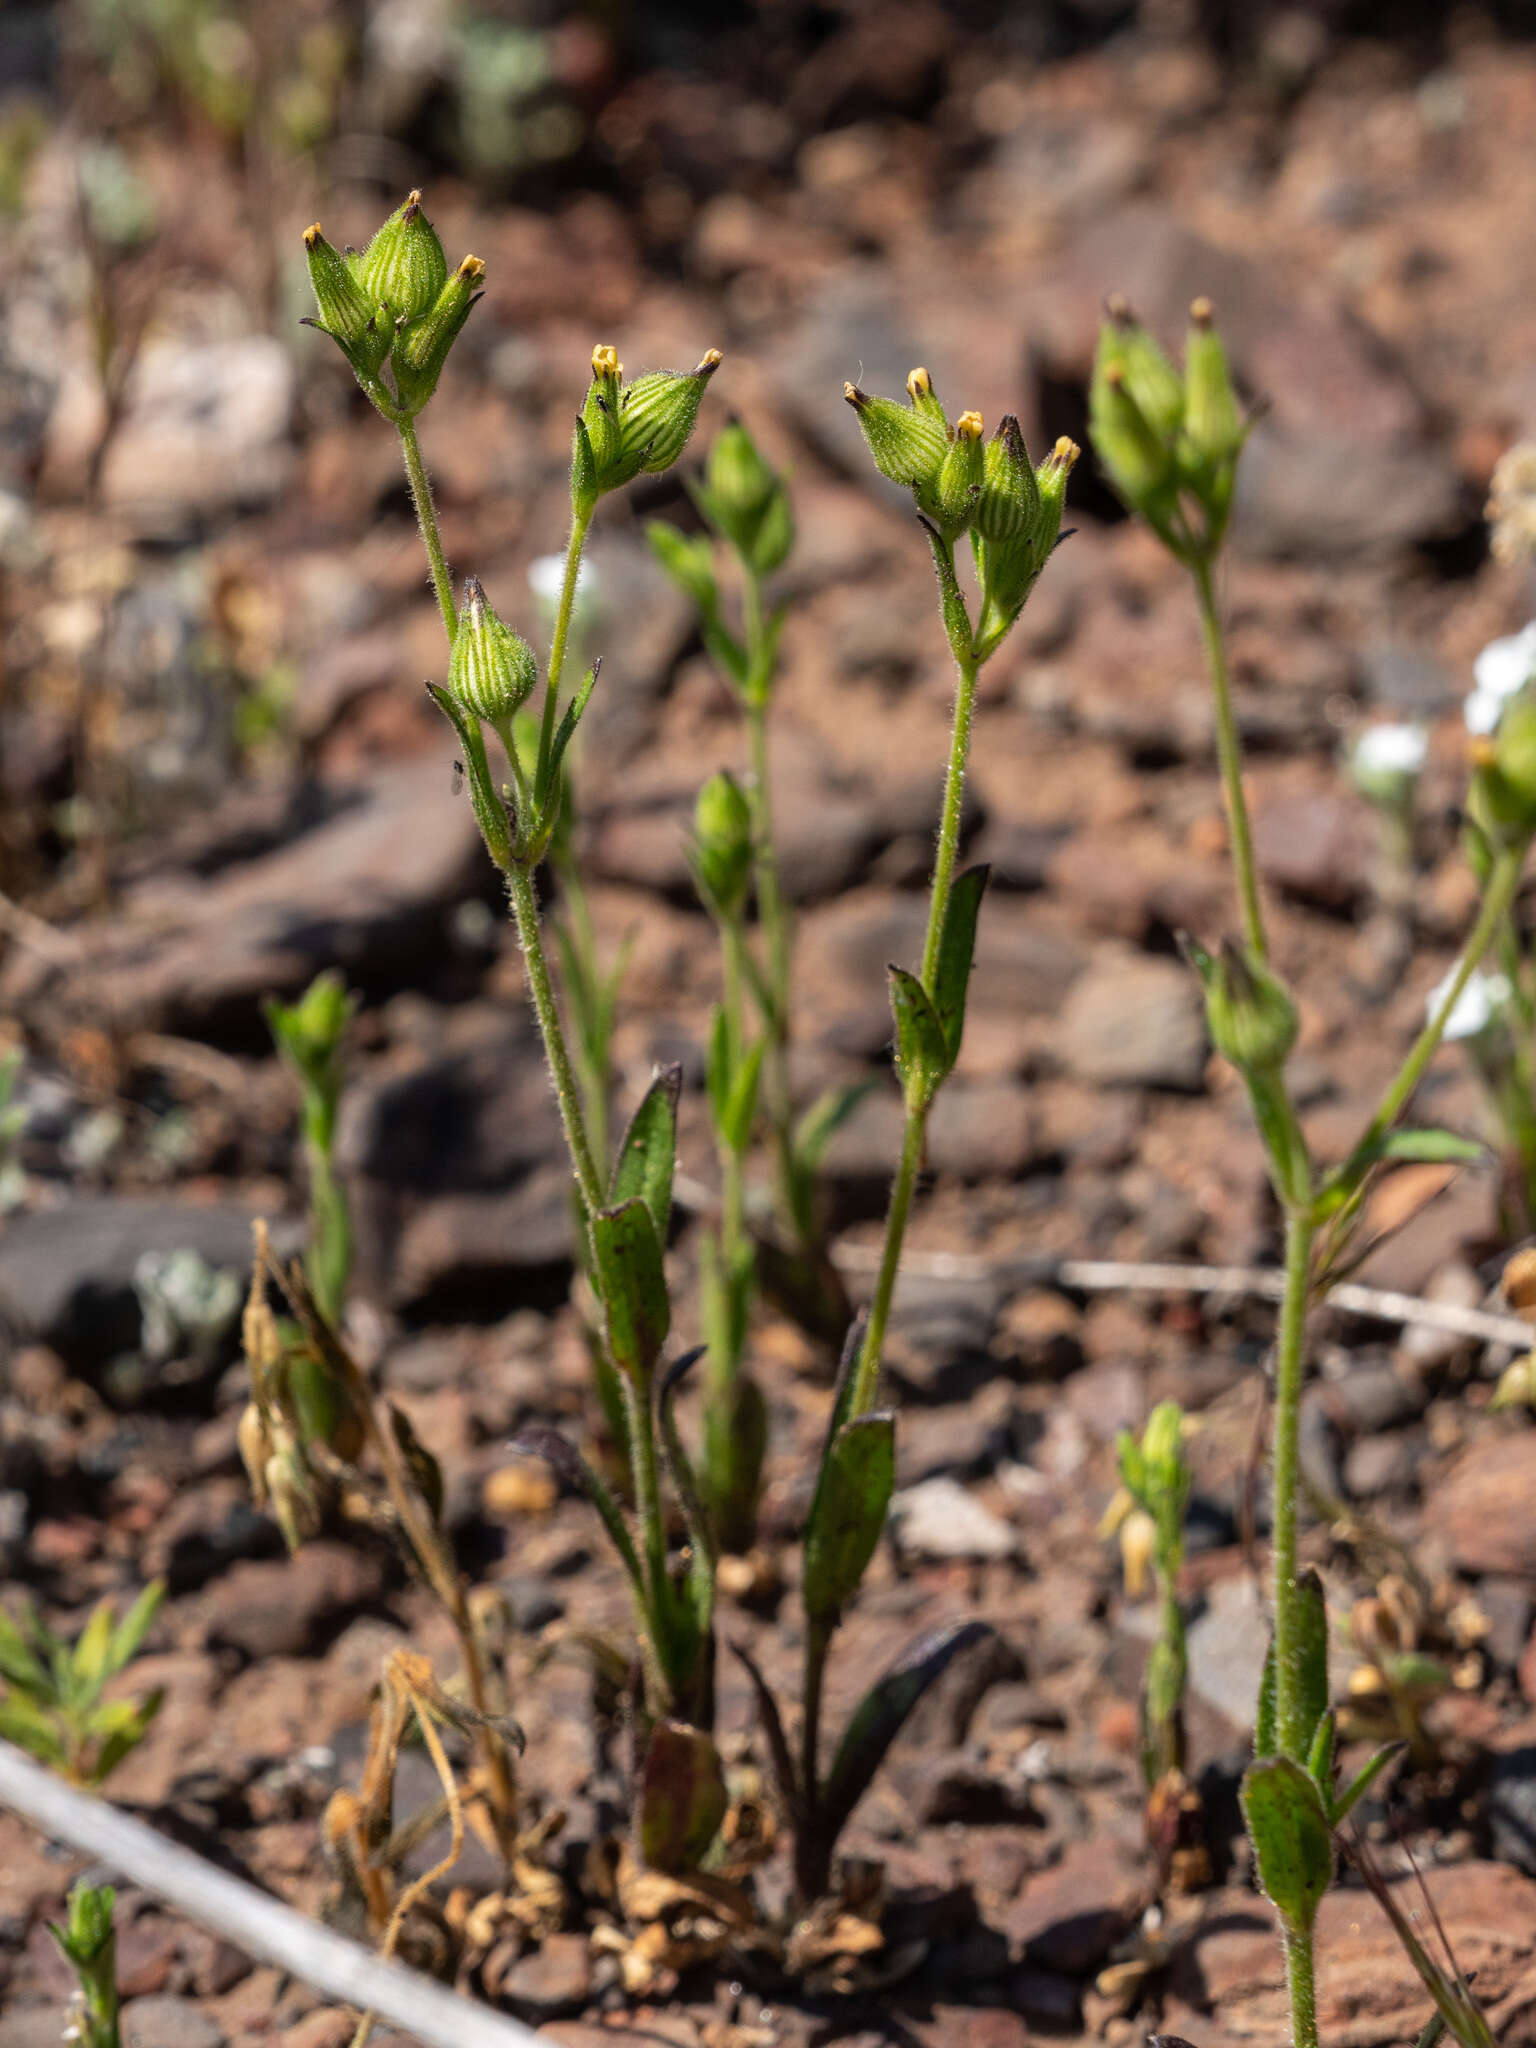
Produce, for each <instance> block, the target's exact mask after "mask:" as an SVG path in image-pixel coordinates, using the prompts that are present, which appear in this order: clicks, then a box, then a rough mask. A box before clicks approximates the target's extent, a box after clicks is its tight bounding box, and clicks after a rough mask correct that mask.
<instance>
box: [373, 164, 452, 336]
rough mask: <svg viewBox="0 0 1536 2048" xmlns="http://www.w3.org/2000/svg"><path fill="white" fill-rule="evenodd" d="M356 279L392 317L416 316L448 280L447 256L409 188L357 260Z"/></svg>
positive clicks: (425, 308)
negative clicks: (403, 202)
mask: <svg viewBox="0 0 1536 2048" xmlns="http://www.w3.org/2000/svg"><path fill="white" fill-rule="evenodd" d="M357 281H358V283H359V284H360V285H361V286H362V288H363V290H364V292H366V293H367V295H368V297H369V298H370V299H372V300H373V302H374V303H375V305H380V306H387V307H388V308H389V310H390V312H391V313H393V314H394V315H395V317H396V319H398V320H419V319H420V318H421V317H422V315H423V314H424V313H426V312H428V311H429V310H430V309H431V307H432V305H433V303H434V302H435V300H436V298H437V295H438V293H439V292H440V291H441V290H442V288H443V286H444V285H445V284H446V283H447V282H448V259H447V257H446V256H445V255H444V254H443V245H442V243H441V242H440V241H439V240H438V239H437V230H436V229H435V228H434V227H433V225H432V223H431V221H429V220H428V219H427V216H426V215H425V214H424V213H423V212H422V210H421V194H420V193H419V192H412V193H411V194H410V196H409V197H408V198H407V200H406V202H405V204H404V206H402V207H400V208H399V209H398V210H397V211H396V212H394V213H392V214H391V215H390V216H389V219H388V220H387V221H385V223H384V225H383V227H381V228H380V229H379V231H378V233H377V234H376V235H375V236H374V238H373V240H372V241H371V242H370V243H369V244H368V247H367V248H366V249H365V250H364V251H363V255H362V259H361V261H360V262H359V264H358V269H357Z"/></svg>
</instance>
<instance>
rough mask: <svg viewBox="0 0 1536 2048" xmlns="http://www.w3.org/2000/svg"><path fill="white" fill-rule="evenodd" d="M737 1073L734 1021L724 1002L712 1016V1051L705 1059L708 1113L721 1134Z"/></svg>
mask: <svg viewBox="0 0 1536 2048" xmlns="http://www.w3.org/2000/svg"><path fill="white" fill-rule="evenodd" d="M734 1071H735V1061H734V1058H733V1048H732V1044H731V1020H730V1017H729V1015H728V1014H727V1012H726V1008H725V1005H724V1004H723V1003H716V1005H715V1007H714V1008H713V1010H711V1011H710V1014H709V1049H708V1051H707V1052H706V1054H705V1056H704V1086H705V1089H706V1091H707V1092H708V1095H709V1113H710V1117H711V1120H712V1121H713V1123H714V1126H715V1129H716V1130H717V1131H718V1130H719V1129H720V1128H721V1126H722V1125H723V1124H724V1122H725V1118H726V1112H727V1110H728V1109H729V1107H730V1101H731V1081H732V1078H733V1075H734Z"/></svg>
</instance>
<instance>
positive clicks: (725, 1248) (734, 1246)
mask: <svg viewBox="0 0 1536 2048" xmlns="http://www.w3.org/2000/svg"><path fill="white" fill-rule="evenodd" d="M720 941H721V947H722V951H723V953H724V962H723V969H724V977H725V988H724V998H725V1016H726V1026H727V1029H728V1031H729V1034H730V1041H731V1070H732V1072H733V1073H734V1072H735V1071H736V1068H737V1065H738V1063H739V1061H740V1059H741V1055H742V1050H743V1048H742V1042H741V1041H742V1014H741V956H742V939H741V926H740V925H739V924H737V923H735V922H734V921H733V922H729V923H726V924H723V925H722V926H721V928H720ZM720 1176H721V1210H720V1251H721V1256H722V1263H723V1266H724V1270H725V1272H726V1273H727V1274H733V1273H734V1272H735V1270H736V1261H737V1259H738V1257H739V1255H740V1251H741V1245H742V1241H743V1239H744V1237H745V1236H746V1191H745V1177H744V1175H743V1172H742V1157H741V1154H740V1153H739V1152H738V1151H737V1150H736V1147H735V1146H734V1145H728V1144H726V1143H724V1142H723V1141H722V1143H721V1146H720ZM731 1364H732V1368H733V1369H734V1367H735V1364H736V1361H735V1360H734V1359H733V1360H732V1361H731Z"/></svg>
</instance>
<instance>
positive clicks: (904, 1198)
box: [848, 1109, 927, 1416]
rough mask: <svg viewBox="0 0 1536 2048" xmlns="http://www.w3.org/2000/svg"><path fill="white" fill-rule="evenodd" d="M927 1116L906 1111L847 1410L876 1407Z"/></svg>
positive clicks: (863, 1410) (856, 1412)
mask: <svg viewBox="0 0 1536 2048" xmlns="http://www.w3.org/2000/svg"><path fill="white" fill-rule="evenodd" d="M926 1127H927V1118H926V1117H925V1116H924V1114H923V1112H922V1111H921V1110H917V1109H909V1110H908V1111H907V1126H906V1130H905V1132H904V1133H903V1136H902V1141H901V1158H900V1160H899V1162H898V1163H897V1167H896V1178H895V1180H894V1181H893V1182H892V1183H891V1203H890V1207H889V1209H888V1210H887V1211H886V1217H885V1246H884V1249H883V1250H882V1251H881V1254H880V1271H879V1273H878V1274H877V1275H876V1278H875V1291H874V1295H873V1298H872V1299H871V1301H870V1304H869V1321H868V1322H867V1323H866V1324H865V1326H864V1342H863V1345H862V1346H861V1348H860V1351H859V1362H858V1366H857V1368H856V1369H855V1374H854V1382H853V1391H852V1394H851V1397H850V1400H849V1404H848V1413H849V1414H850V1415H851V1416H852V1415H863V1414H865V1413H867V1412H868V1410H869V1409H870V1408H872V1407H873V1406H874V1402H875V1388H876V1385H877V1383H878V1381H879V1377H880V1354H881V1352H882V1351H883V1350H884V1349H885V1327H886V1324H887V1323H888V1322H889V1320H890V1315H891V1299H892V1296H893V1295H894V1294H895V1292H896V1273H897V1269H898V1267H899V1266H900V1265H901V1245H902V1239H903V1238H904V1237H905V1236H906V1231H907V1218H908V1216H909V1215H910V1214H911V1211H912V1195H913V1191H914V1189H915V1188H916V1186H917V1176H918V1171H919V1169H920V1168H921V1166H922V1163H923V1136H924V1132H925V1130H926Z"/></svg>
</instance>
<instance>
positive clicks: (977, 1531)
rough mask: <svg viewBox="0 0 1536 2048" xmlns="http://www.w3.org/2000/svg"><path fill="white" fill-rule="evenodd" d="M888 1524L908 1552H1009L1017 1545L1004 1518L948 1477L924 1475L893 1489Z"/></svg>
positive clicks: (994, 1555)
mask: <svg viewBox="0 0 1536 2048" xmlns="http://www.w3.org/2000/svg"><path fill="white" fill-rule="evenodd" d="M891 1526H892V1531H893V1534H894V1537H895V1540H896V1544H897V1546H898V1548H899V1549H901V1550H902V1551H904V1552H906V1553H907V1554H908V1555H910V1556H913V1557H928V1558H1000V1557H1012V1556H1013V1554H1014V1551H1015V1549H1016V1547H1017V1539H1016V1537H1015V1535H1014V1532H1013V1530H1012V1528H1010V1526H1009V1525H1008V1523H1007V1522H1005V1521H1003V1519H1002V1518H1001V1516H999V1515H995V1514H993V1512H992V1510H991V1509H990V1508H988V1507H983V1505H982V1503H981V1502H980V1501H979V1500H977V1499H976V1497H975V1495H974V1494H971V1493H968V1492H967V1491H966V1489H965V1488H964V1487H963V1486H962V1485H960V1483H959V1482H958V1480H954V1479H947V1478H942V1477H941V1478H935V1479H925V1480H923V1481H922V1482H921V1483H920V1484H919V1485H917V1486H909V1487H908V1488H907V1489H906V1491H905V1492H903V1493H898V1494H897V1495H896V1496H895V1498H894V1499H893V1500H892V1502H891Z"/></svg>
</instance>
